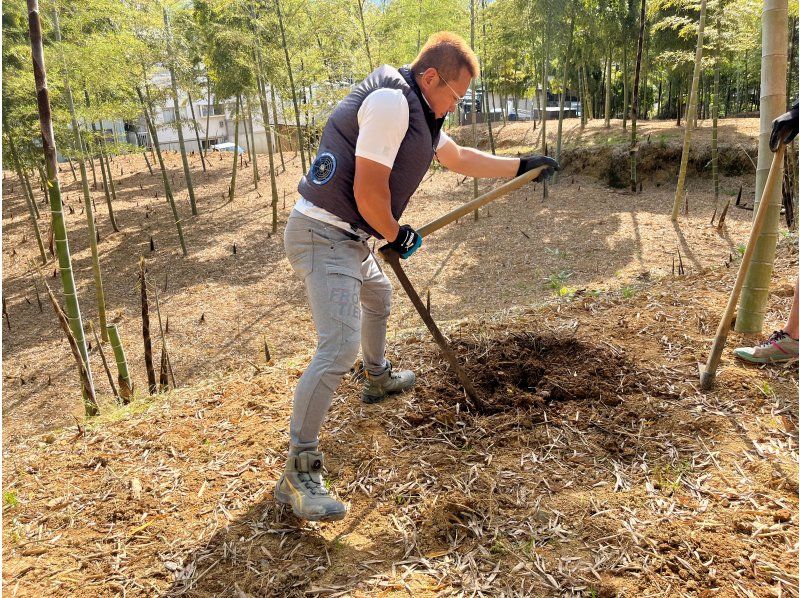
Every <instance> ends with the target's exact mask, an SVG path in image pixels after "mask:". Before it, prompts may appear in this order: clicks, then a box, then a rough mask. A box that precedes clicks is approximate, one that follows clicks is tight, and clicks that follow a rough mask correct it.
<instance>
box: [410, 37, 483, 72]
mask: <svg viewBox="0 0 800 598" xmlns="http://www.w3.org/2000/svg"><path fill="white" fill-rule="evenodd" d="M431 67H433V68H435V69H436V70H437V71H440V72H441V73H442V75H443V76H444V77H446V78H447V79H456V78H458V76H459V75H460V74H461V69H467V71H468V72H469V76H470V77H472V78H475V77H477V76H478V74H479V73H480V67H479V66H478V57H477V56H475V52H473V51H472V48H470V47H469V44H467V42H466V41H464V38H462V37H461V36H459V35H456V34H455V33H451V32H450V31H440V32H439V33H434V34H433V35H431V36H430V37H429V38H428V41H426V42H425V45H424V46H423V47H422V49H421V50H420V52H419V54H418V55H417V57H416V58H415V59H414V62H413V63H412V64H411V70H413V71H414V73H417V74H419V73H422V72H423V71H424V70H425V69H429V68H431Z"/></svg>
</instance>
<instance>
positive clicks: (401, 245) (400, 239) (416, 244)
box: [380, 224, 422, 260]
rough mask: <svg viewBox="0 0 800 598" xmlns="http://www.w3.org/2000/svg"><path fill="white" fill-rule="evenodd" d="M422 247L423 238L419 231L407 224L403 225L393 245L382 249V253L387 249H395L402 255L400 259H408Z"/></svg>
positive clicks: (390, 244)
mask: <svg viewBox="0 0 800 598" xmlns="http://www.w3.org/2000/svg"><path fill="white" fill-rule="evenodd" d="M421 245H422V237H421V236H420V235H419V233H418V232H417V231H415V230H414V229H413V228H411V227H410V226H409V225H407V224H403V225H402V226H401V227H400V230H399V231H398V233H397V238H396V239H395V240H394V241H392V242H391V243H387V244H386V245H384V246H383V247H381V249H380V250H381V251H386V250H387V249H394V250H395V251H396V252H397V253H399V254H400V257H401V258H403V259H404V260H405V259H408V258H409V257H411V254H412V253H414V252H415V251H416V250H417V249H419V248H420V246H421Z"/></svg>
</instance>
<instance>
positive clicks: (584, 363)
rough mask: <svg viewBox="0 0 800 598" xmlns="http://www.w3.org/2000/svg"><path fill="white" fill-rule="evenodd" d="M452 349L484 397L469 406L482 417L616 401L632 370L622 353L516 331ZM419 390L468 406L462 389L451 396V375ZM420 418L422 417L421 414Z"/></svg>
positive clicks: (627, 387) (627, 386)
mask: <svg viewBox="0 0 800 598" xmlns="http://www.w3.org/2000/svg"><path fill="white" fill-rule="evenodd" d="M454 349H455V351H456V354H457V356H458V359H459V361H460V362H461V363H462V364H464V368H465V370H466V373H467V375H468V376H469V377H470V379H471V380H472V383H473V385H474V387H475V389H476V390H477V392H478V393H479V395H480V398H481V399H482V401H481V403H482V404H479V405H475V406H472V407H473V408H474V410H475V411H477V412H478V413H479V414H482V415H492V414H499V413H504V412H508V411H517V410H519V409H530V408H542V409H543V408H546V406H547V405H548V404H550V403H553V402H556V401H569V400H572V401H592V402H600V403H603V404H606V405H617V404H619V403H620V401H621V399H620V395H621V394H624V393H625V392H627V391H628V390H630V388H631V382H630V381H631V379H632V377H631V376H630V375H629V374H630V373H631V369H630V367H629V365H628V363H627V360H626V359H625V356H624V354H623V353H622V352H621V351H618V350H615V349H612V348H610V347H607V346H598V345H592V344H589V343H587V342H586V341H582V340H578V339H577V338H574V337H568V336H567V337H565V336H555V335H549V334H544V335H541V334H537V333H533V332H516V333H513V334H508V335H507V336H504V337H501V338H489V339H486V340H484V341H482V342H471V341H466V340H459V341H456V343H455V346H454ZM428 378H429V379H432V380H434V383H433V384H432V385H431V386H430V387H428V388H427V389H425V390H423V392H422V394H423V395H424V396H425V397H428V396H431V397H434V400H433V403H434V404H433V405H431V406H432V407H434V409H436V410H437V411H439V412H440V413H441V410H440V409H439V408H438V406H435V403H436V401H442V400H445V397H447V400H448V401H452V400H456V401H458V402H460V403H461V404H462V405H464V406H465V407H470V402H469V400H468V399H467V398H466V397H465V396H464V394H463V391H461V392H459V393H458V395H457V397H458V398H455V399H454V398H453V396H454V393H453V389H452V388H451V387H450V386H449V385H451V384H453V383H454V381H453V378H454V377H453V376H452V374H451V373H450V372H448V371H443V372H442V373H441V375H440V376H428ZM420 417H422V414H420Z"/></svg>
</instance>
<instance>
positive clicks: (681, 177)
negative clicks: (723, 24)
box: [671, 0, 706, 222]
mask: <svg viewBox="0 0 800 598" xmlns="http://www.w3.org/2000/svg"><path fill="white" fill-rule="evenodd" d="M705 24H706V0H701V3H700V24H699V27H698V29H697V49H696V50H695V54H694V73H693V74H692V84H691V89H690V91H689V106H688V109H687V111H686V122H685V125H686V129H685V130H684V133H683V151H682V152H681V167H680V171H679V173H678V186H677V188H676V189H675V201H674V202H673V204H672V216H671V219H672V221H673V222H677V220H678V212H679V211H680V209H681V200H682V199H683V187H684V184H685V183H686V171H687V170H688V165H689V145H690V142H691V139H692V125H693V123H694V120H695V114H696V112H697V85H698V81H699V79H700V67H701V62H702V57H703V29H704V27H705ZM680 114H681V109H680V101H679V102H678V118H679V119H680Z"/></svg>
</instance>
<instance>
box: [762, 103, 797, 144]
mask: <svg viewBox="0 0 800 598" xmlns="http://www.w3.org/2000/svg"><path fill="white" fill-rule="evenodd" d="M797 120H798V119H797V104H795V105H794V106H793V107H792V109H791V110H789V112H784V113H783V114H781V115H780V116H779V117H778V118H776V119H775V120H773V121H772V133H771V134H770V136H769V149H771V150H772V151H773V152H776V151H778V146H780V144H781V143H784V144H786V145H788V144H790V143H791V142H792V139H794V138H795V137H797Z"/></svg>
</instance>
